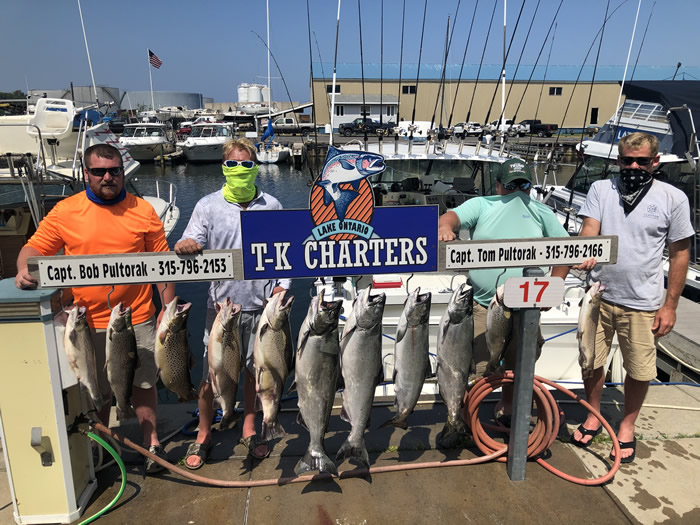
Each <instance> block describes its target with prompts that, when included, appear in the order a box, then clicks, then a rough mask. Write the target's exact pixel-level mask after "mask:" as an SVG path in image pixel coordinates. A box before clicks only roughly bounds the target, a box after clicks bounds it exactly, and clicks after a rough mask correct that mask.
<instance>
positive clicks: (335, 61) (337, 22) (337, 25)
mask: <svg viewBox="0 0 700 525" xmlns="http://www.w3.org/2000/svg"><path fill="white" fill-rule="evenodd" d="M339 31H340V0H338V16H337V17H336V19H335V54H334V55H333V83H332V87H331V132H330V141H329V144H330V145H331V146H332V145H333V120H334V119H333V116H334V115H335V74H336V70H337V67H338V32H339Z"/></svg>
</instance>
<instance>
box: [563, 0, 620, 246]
mask: <svg viewBox="0 0 700 525" xmlns="http://www.w3.org/2000/svg"><path fill="white" fill-rule="evenodd" d="M609 8H610V0H608V1H607V3H606V6H605V18H604V20H603V26H602V27H601V30H600V31H598V33H599V34H600V40H599V41H598V53H597V55H596V60H595V65H594V66H593V77H592V79H591V89H590V90H589V92H588V103H587V104H586V113H584V121H583V125H584V131H585V125H586V120H585V119H587V118H588V108H589V105H590V102H591V93H592V91H593V84H594V82H595V73H596V69H597V67H598V58H599V57H600V49H601V47H602V46H603V36H604V35H605V26H606V24H607V21H608V10H609ZM594 42H595V40H594ZM591 47H592V45H591ZM586 59H588V55H586ZM584 64H585V60H584ZM583 135H584V133H583V132H582V133H581V142H580V143H579V148H578V151H579V152H581V160H580V161H579V165H580V166H583V148H582V147H581V145H582V144H583ZM579 169H580V167H579V168H577V169H576V171H577V172H578V170H579ZM573 201H574V188H573V187H572V188H571V192H570V194H569V205H568V206H567V209H566V219H565V220H564V229H565V230H566V231H567V232H568V231H569V218H570V216H571V204H572V203H573Z"/></svg>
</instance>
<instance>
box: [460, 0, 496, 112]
mask: <svg viewBox="0 0 700 525" xmlns="http://www.w3.org/2000/svg"><path fill="white" fill-rule="evenodd" d="M497 5H498V2H494V3H493V10H492V11H491V20H490V21H489V28H488V30H487V31H486V40H485V41H484V48H483V50H482V51H481V61H480V62H479V69H477V70H476V80H475V82H474V89H473V90H472V99H471V101H470V102H469V109H467V116H466V118H465V119H464V121H465V122H469V121H470V119H471V116H472V106H473V105H474V95H476V88H477V87H479V77H480V76H481V67H482V66H483V65H484V56H485V55H486V46H487V45H488V43H489V37H490V36H491V26H492V25H493V17H494V15H495V14H496V6H497ZM486 122H487V123H488V120H487V121H486Z"/></svg>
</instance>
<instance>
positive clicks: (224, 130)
mask: <svg viewBox="0 0 700 525" xmlns="http://www.w3.org/2000/svg"><path fill="white" fill-rule="evenodd" d="M216 136H217V137H230V136H231V130H230V129H229V128H228V127H227V126H219V127H218V128H216Z"/></svg>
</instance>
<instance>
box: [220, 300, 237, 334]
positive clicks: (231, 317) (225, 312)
mask: <svg viewBox="0 0 700 525" xmlns="http://www.w3.org/2000/svg"><path fill="white" fill-rule="evenodd" d="M216 307H217V311H218V312H219V313H218V314H217V315H218V316H219V317H220V322H221V326H222V327H223V329H224V330H232V329H233V328H238V319H239V318H240V315H241V305H240V304H236V303H234V302H232V301H231V299H229V298H228V297H227V298H226V302H220V303H217V305H216Z"/></svg>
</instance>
